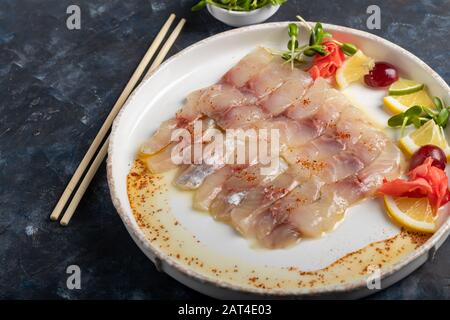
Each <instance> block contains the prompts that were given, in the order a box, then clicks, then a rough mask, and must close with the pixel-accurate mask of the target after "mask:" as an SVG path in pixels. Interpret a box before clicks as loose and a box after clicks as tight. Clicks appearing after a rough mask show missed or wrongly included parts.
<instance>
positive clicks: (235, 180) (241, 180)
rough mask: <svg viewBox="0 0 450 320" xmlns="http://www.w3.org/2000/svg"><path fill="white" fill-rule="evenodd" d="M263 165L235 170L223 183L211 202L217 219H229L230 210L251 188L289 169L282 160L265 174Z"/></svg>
mask: <svg viewBox="0 0 450 320" xmlns="http://www.w3.org/2000/svg"><path fill="white" fill-rule="evenodd" d="M263 167H265V166H263V165H261V164H256V165H253V166H249V167H246V168H244V169H239V170H234V172H233V174H232V175H231V176H229V177H228V179H227V181H226V182H225V184H224V185H223V188H222V191H221V192H220V193H219V194H218V195H217V197H216V198H215V199H214V201H213V202H212V203H211V207H210V212H211V213H212V215H213V216H214V217H215V218H216V219H219V220H225V221H228V220H229V214H230V211H231V210H232V209H233V208H234V207H236V206H238V205H239V204H240V203H241V202H242V201H243V200H244V199H245V197H246V195H247V194H248V192H249V191H250V190H251V189H253V188H255V187H257V186H263V185H267V184H269V183H270V182H271V181H273V180H274V179H276V178H277V177H278V176H279V175H280V174H282V173H283V172H284V171H285V170H286V169H287V165H286V163H285V162H284V161H282V160H280V161H279V165H278V166H277V167H275V168H272V170H271V171H269V172H264V173H265V174H261V168H263Z"/></svg>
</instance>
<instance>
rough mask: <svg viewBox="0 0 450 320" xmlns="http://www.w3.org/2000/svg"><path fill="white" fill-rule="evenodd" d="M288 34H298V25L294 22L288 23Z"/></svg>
mask: <svg viewBox="0 0 450 320" xmlns="http://www.w3.org/2000/svg"><path fill="white" fill-rule="evenodd" d="M288 34H289V36H290V37H297V36H298V26H297V24H296V23H289V25H288Z"/></svg>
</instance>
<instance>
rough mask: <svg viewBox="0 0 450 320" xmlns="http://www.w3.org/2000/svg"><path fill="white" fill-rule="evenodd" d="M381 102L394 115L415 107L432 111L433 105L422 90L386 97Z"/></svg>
mask: <svg viewBox="0 0 450 320" xmlns="http://www.w3.org/2000/svg"><path fill="white" fill-rule="evenodd" d="M383 102H384V105H385V106H386V108H387V109H388V110H389V111H391V112H392V113H394V114H397V113H400V112H405V111H406V110H407V109H408V108H410V107H412V106H415V105H420V106H424V107H428V108H430V109H434V103H433V101H432V100H431V98H430V96H429V95H428V93H427V92H426V91H425V90H424V89H422V90H419V91H417V92H414V93H410V94H405V95H401V96H387V97H384V100H383Z"/></svg>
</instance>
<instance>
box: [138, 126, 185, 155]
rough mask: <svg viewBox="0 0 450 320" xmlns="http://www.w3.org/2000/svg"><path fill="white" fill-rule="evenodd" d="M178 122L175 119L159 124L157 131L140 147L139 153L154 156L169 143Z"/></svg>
mask: <svg viewBox="0 0 450 320" xmlns="http://www.w3.org/2000/svg"><path fill="white" fill-rule="evenodd" d="M177 126H178V121H177V120H176V119H175V118H172V119H169V120H166V121H164V122H163V123H161V125H160V126H159V129H158V131H156V133H155V134H154V135H152V136H151V137H150V138H149V139H147V140H146V141H145V142H144V143H143V144H142V145H141V149H140V151H141V152H142V153H144V154H148V155H151V154H154V153H156V152H158V151H160V150H161V149H163V148H164V147H166V146H167V145H168V144H169V143H170V139H171V136H172V131H173V130H174V129H175V128H177Z"/></svg>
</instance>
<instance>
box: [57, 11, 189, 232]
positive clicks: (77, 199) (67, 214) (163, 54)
mask: <svg viewBox="0 0 450 320" xmlns="http://www.w3.org/2000/svg"><path fill="white" fill-rule="evenodd" d="M185 23H186V20H185V19H181V20H180V22H179V23H178V24H177V26H176V27H175V29H174V30H173V31H172V33H171V34H170V36H169V38H168V39H167V41H166V43H165V44H164V46H163V47H162V48H161V50H160V52H159V54H158V56H157V57H156V58H155V60H154V61H153V63H152V65H151V66H150V68H149V70H148V72H147V75H148V74H149V73H150V72H151V71H153V70H154V69H156V68H157V67H159V65H160V64H161V63H162V62H163V61H164V59H165V57H166V56H167V53H168V52H169V50H170V48H171V47H172V45H173V44H174V42H175V40H176V39H177V37H178V36H179V34H180V32H181V30H182V29H183V26H184V24H185ZM108 144H109V136H108V138H107V139H106V140H105V142H104V143H103V145H102V148H101V149H100V151H99V153H98V154H97V156H96V157H95V159H94V161H93V162H92V165H91V166H90V168H89V170H88V172H87V173H86V175H85V177H84V178H83V180H82V181H81V183H80V185H79V186H78V189H77V192H76V193H75V195H74V196H73V198H72V200H71V201H70V204H69V206H68V207H67V210H66V212H65V213H64V215H63V217H62V219H61V221H60V223H61V225H63V226H67V225H68V224H69V221H70V219H71V218H72V216H73V214H74V213H75V210H76V208H77V207H78V204H79V203H80V201H81V199H82V198H83V195H84V193H85V192H86V189H87V187H88V186H89V184H90V183H91V181H92V178H93V177H94V176H95V173H96V172H97V170H98V168H99V166H100V164H101V163H102V162H103V160H104V159H105V157H106V154H107V153H108Z"/></svg>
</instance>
